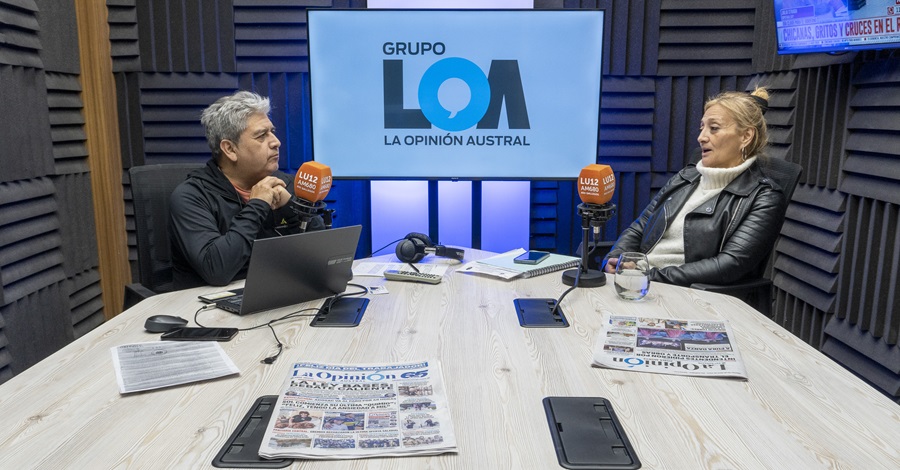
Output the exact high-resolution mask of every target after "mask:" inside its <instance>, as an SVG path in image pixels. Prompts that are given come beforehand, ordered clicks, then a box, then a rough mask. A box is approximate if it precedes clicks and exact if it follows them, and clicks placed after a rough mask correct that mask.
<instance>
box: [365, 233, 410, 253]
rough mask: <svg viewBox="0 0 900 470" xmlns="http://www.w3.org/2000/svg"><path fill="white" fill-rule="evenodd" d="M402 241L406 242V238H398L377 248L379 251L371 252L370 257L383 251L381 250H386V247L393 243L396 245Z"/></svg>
mask: <svg viewBox="0 0 900 470" xmlns="http://www.w3.org/2000/svg"><path fill="white" fill-rule="evenodd" d="M403 240H406V237H403V238H398V239H396V240H394V241H392V242H390V243H388V244H387V245H384V246H383V247H381V248H379V249H377V250H375V251H373V252H372V256H375V253H378V252H379V251H381V250H383V249H385V248H387V247H389V246H391V245H393V244H394V243H397V242H400V241H403Z"/></svg>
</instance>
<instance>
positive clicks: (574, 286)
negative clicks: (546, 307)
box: [550, 260, 581, 317]
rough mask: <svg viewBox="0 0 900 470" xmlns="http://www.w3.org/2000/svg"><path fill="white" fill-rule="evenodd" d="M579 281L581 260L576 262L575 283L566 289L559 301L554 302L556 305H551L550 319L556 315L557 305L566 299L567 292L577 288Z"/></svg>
mask: <svg viewBox="0 0 900 470" xmlns="http://www.w3.org/2000/svg"><path fill="white" fill-rule="evenodd" d="M579 279H581V260H579V261H578V271H577V272H575V282H573V283H572V287H570V288H568V289H566V291H565V292H563V293H562V294H561V295H560V296H559V299H557V300H556V304H554V305H553V310H551V311H550V316H551V317H552V316H554V315H556V311H557V310H558V309H559V304H560V303H562V301H563V299H564V298H566V296H567V295H569V292H572V291H573V290H575V288H576V287H578V280H579Z"/></svg>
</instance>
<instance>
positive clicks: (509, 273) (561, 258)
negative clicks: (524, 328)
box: [460, 248, 581, 279]
mask: <svg viewBox="0 0 900 470" xmlns="http://www.w3.org/2000/svg"><path fill="white" fill-rule="evenodd" d="M522 253H525V250H524V249H522V248H518V249H515V250H512V251H507V252H506V253H502V254H499V255H497V256H492V257H490V258H485V259H481V260H477V261H472V262H470V263H467V264H466V265H465V266H463V267H462V268H460V271H462V272H471V273H480V274H487V275H490V276H495V277H500V278H503V279H517V278H529V277H534V276H540V275H541V274H547V273H552V272H555V271H562V270H564V269H571V268H575V267H577V266H578V263H579V262H580V261H581V259H580V258H576V257H574V256H566V255H560V254H557V253H550V256H549V257H547V258H546V259H545V260H544V261H541V262H540V263H538V264H518V263H515V262H513V259H514V258H515V257H516V256H519V255H521V254H522Z"/></svg>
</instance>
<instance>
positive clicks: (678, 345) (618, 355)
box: [593, 315, 747, 379]
mask: <svg viewBox="0 0 900 470" xmlns="http://www.w3.org/2000/svg"><path fill="white" fill-rule="evenodd" d="M733 338H734V335H733V334H732V331H731V326H730V325H729V324H728V322H726V321H724V320H719V321H716V320H712V321H711V320H673V319H666V318H646V317H630V316H620V315H610V316H608V317H607V321H606V322H605V323H604V324H603V329H602V330H601V332H600V336H599V337H598V338H597V342H596V345H595V347H594V361H593V365H594V366H598V367H606V368H610V369H621V370H633V371H638V372H653V373H657V374H672V375H691V376H698V377H737V378H742V379H747V370H746V369H745V367H744V361H743V360H742V359H741V354H740V352H738V350H737V347H736V346H735V344H734V343H733V342H732V339H733Z"/></svg>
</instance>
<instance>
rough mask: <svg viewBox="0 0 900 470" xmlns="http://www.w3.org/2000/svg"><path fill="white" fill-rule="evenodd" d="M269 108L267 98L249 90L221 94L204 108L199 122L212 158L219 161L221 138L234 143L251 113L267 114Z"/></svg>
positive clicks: (238, 138) (239, 136)
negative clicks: (203, 129)
mask: <svg viewBox="0 0 900 470" xmlns="http://www.w3.org/2000/svg"><path fill="white" fill-rule="evenodd" d="M269 110H270V106H269V99H268V98H263V97H262V96H259V95H257V94H256V93H253V92H250V91H239V92H237V93H235V94H233V95H228V96H223V97H221V98H219V99H217V100H216V102H215V103H213V104H211V105H209V107H208V108H206V109H204V110H203V114H201V115H200V123H201V124H203V127H204V128H205V129H206V142H207V143H208V144H209V149H210V150H212V154H213V158H214V159H215V160H216V161H219V158H220V157H221V153H222V151H221V150H220V149H219V143H221V142H222V141H223V140H230V141H232V142H235V143H237V142H238V140H240V138H241V134H242V133H243V132H244V130H246V129H247V119H248V118H249V117H250V116H251V115H253V114H257V113H259V114H265V115H266V116H268V115H269Z"/></svg>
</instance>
